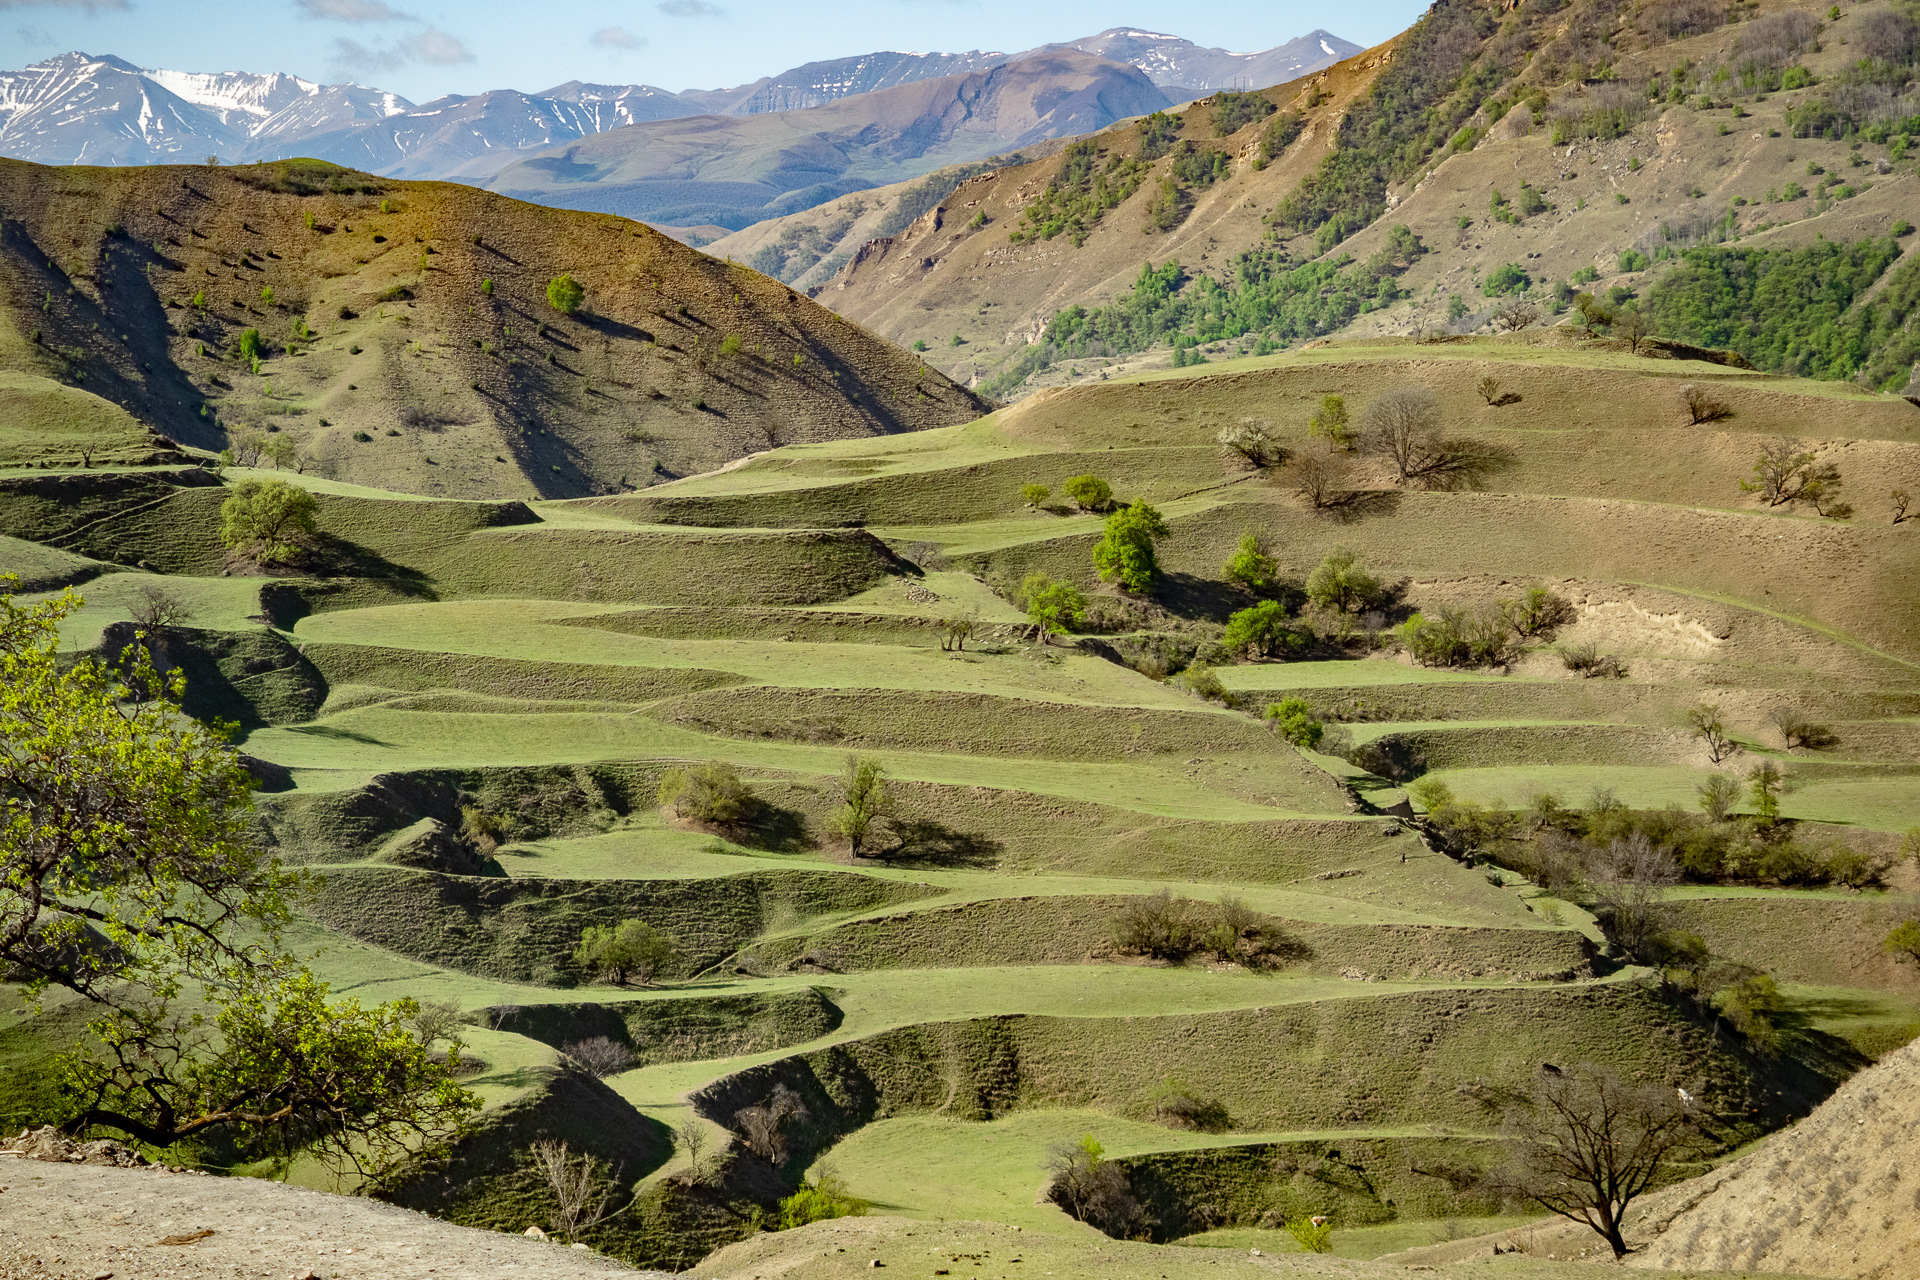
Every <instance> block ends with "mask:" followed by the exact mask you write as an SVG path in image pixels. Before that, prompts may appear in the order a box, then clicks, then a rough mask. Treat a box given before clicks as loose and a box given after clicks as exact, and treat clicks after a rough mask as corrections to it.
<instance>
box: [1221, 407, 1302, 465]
mask: <svg viewBox="0 0 1920 1280" xmlns="http://www.w3.org/2000/svg"><path fill="white" fill-rule="evenodd" d="M1219 439H1220V444H1221V446H1222V447H1224V448H1225V449H1226V450H1227V452H1228V453H1229V454H1230V455H1232V456H1233V457H1235V458H1238V459H1239V460H1241V461H1243V462H1245V463H1246V464H1247V465H1248V466H1250V467H1252V468H1254V469H1255V470H1256V471H1265V470H1267V469H1268V468H1270V467H1277V466H1279V465H1280V464H1281V463H1283V462H1285V461H1286V460H1287V450H1286V448H1285V447H1284V446H1283V445H1282V444H1281V443H1280V437H1279V435H1278V434H1276V433H1275V432H1274V429H1273V424H1272V423H1270V422H1268V421H1266V420H1265V419H1264V418H1242V419H1240V421H1239V422H1237V423H1235V424H1234V425H1232V426H1229V427H1222V428H1221V429H1220V437H1219Z"/></svg>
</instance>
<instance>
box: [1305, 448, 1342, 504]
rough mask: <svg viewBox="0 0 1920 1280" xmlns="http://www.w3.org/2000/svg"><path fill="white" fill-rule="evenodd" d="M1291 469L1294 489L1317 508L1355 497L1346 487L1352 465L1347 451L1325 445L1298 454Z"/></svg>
mask: <svg viewBox="0 0 1920 1280" xmlns="http://www.w3.org/2000/svg"><path fill="white" fill-rule="evenodd" d="M1292 470H1293V488H1294V492H1295V493H1298V494H1299V495H1300V496H1301V497H1303V498H1305V499H1306V500H1307V502H1308V504H1309V505H1310V506H1312V507H1313V509H1314V510H1316V511H1327V510H1331V509H1333V508H1335V507H1341V506H1345V505H1346V504H1347V503H1348V502H1349V501H1350V500H1351V499H1352V497H1353V493H1352V491H1351V490H1350V489H1348V487H1347V481H1348V479H1349V478H1350V477H1351V475H1352V467H1351V466H1350V465H1349V463H1348V461H1347V458H1346V455H1345V454H1342V453H1338V452H1336V451H1335V450H1333V449H1330V448H1328V447H1327V446H1325V445H1319V446H1315V447H1313V448H1310V449H1303V450H1301V451H1300V452H1299V453H1297V454H1295V455H1294V458H1293V468H1292Z"/></svg>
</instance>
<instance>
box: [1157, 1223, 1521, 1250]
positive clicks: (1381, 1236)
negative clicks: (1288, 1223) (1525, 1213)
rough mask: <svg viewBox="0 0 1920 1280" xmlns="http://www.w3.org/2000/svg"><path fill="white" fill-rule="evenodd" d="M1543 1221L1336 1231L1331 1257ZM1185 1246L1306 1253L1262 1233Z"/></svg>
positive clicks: (1208, 1235)
mask: <svg viewBox="0 0 1920 1280" xmlns="http://www.w3.org/2000/svg"><path fill="white" fill-rule="evenodd" d="M1540 1220H1541V1219H1540V1218H1538V1217H1504V1218H1465V1217H1463V1218H1443V1219H1440V1220H1439V1221H1434V1220H1431V1219H1413V1220H1411V1221H1405V1222H1390V1223H1387V1224H1385V1225H1384V1226H1377V1227H1339V1226H1337V1225H1336V1227H1335V1230H1334V1233H1333V1236H1332V1239H1331V1244H1332V1246H1333V1247H1332V1249H1331V1250H1329V1252H1331V1253H1332V1255H1333V1256H1334V1257H1336V1258H1378V1257H1380V1256H1381V1255H1383V1254H1388V1253H1398V1252H1400V1251H1401V1250H1403V1249H1419V1248H1423V1247H1424V1246H1426V1245H1430V1244H1444V1243H1446V1242H1447V1241H1449V1240H1465V1239H1468V1238H1470V1237H1472V1236H1479V1235H1491V1234H1493V1233H1494V1232H1498V1231H1508V1230H1511V1229H1512V1228H1514V1227H1523V1226H1526V1225H1528V1224H1529V1223H1534V1222H1539V1221H1540ZM1179 1243H1180V1244H1182V1245H1184V1246H1186V1247H1188V1248H1203V1249H1247V1250H1254V1249H1258V1250H1259V1251H1260V1252H1261V1253H1302V1252H1304V1250H1303V1249H1301V1247H1300V1242H1299V1241H1298V1240H1295V1239H1294V1238H1293V1236H1292V1234H1291V1233H1289V1232H1287V1231H1282V1230H1262V1229H1260V1228H1257V1227H1223V1228H1220V1229H1218V1230H1214V1231H1202V1232H1200V1233H1199V1234H1198V1235H1191V1236H1183V1237H1181V1239H1180V1241H1179Z"/></svg>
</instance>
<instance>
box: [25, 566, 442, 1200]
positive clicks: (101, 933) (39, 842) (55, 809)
mask: <svg viewBox="0 0 1920 1280" xmlns="http://www.w3.org/2000/svg"><path fill="white" fill-rule="evenodd" d="M12 581H13V580H12V579H0V585H8V584H10V583H11V582H12ZM80 604H81V601H80V598H79V597H77V596H75V595H73V594H72V593H71V592H68V593H66V594H64V595H61V596H59V597H56V598H54V599H50V600H45V601H42V602H40V603H38V604H36V605H33V606H30V607H25V608H22V607H20V606H18V605H16V604H15V603H14V601H13V597H12V596H11V595H6V594H0V748H3V749H0V918H4V919H5V920H6V921H7V927H6V929H5V931H4V932H0V970H4V971H6V972H7V973H8V974H9V977H10V979H11V980H12V981H16V982H20V983H22V985H23V987H24V990H25V993H26V994H27V995H28V996H29V997H30V998H31V997H37V996H38V995H39V994H40V993H42V992H43V991H45V990H46V989H47V988H49V987H60V988H64V989H66V990H68V991H70V992H73V993H75V994H77V995H78V996H79V997H80V998H81V1000H82V1002H83V1004H84V1005H85V1007H87V1008H88V1009H89V1010H90V1011H91V1020H90V1021H89V1022H88V1025H87V1039H86V1042H85V1043H83V1044H81V1045H79V1046H76V1047H74V1048H73V1049H71V1050H70V1051H69V1052H67V1053H66V1054H65V1055H64V1057H63V1058H62V1060H61V1063H60V1073H61V1077H62V1089H63V1094H64V1097H65V1099H66V1101H67V1104H68V1106H69V1107H70V1108H71V1110H70V1113H69V1118H68V1127H69V1128H70V1129H72V1130H73V1131H75V1132H79V1131H84V1130H85V1129H88V1128H95V1127H99V1128H107V1129H111V1130H115V1131H117V1132H120V1133H123V1134H125V1135H127V1136H128V1137H129V1138H131V1139H134V1140H137V1141H140V1142H146V1143H150V1144H152V1145H154V1146H158V1147H170V1146H173V1145H174V1144H176V1143H178V1142H181V1141H183V1140H189V1139H194V1138H196V1137H200V1136H202V1135H205V1134H207V1133H208V1131H210V1130H216V1129H217V1130H219V1131H221V1132H223V1133H225V1134H226V1135H228V1136H229V1137H230V1138H232V1139H234V1140H235V1141H236V1142H237V1143H238V1144H239V1145H240V1146H241V1147H242V1148H243V1149H258V1148H259V1147H260V1146H261V1145H263V1144H267V1145H270V1146H271V1147H273V1148H276V1149H277V1150H278V1151H279V1152H281V1153H283V1154H288V1155H290V1154H292V1153H294V1152H298V1151H307V1152H311V1153H312V1154H314V1155H315V1156H317V1157H318V1158H320V1159H321V1160H322V1161H323V1162H325V1163H328V1164H330V1165H333V1166H335V1167H342V1166H353V1167H356V1168H358V1169H359V1170H361V1171H362V1172H364V1173H369V1174H372V1175H375V1176H378V1175H379V1174H381V1173H383V1172H384V1171H386V1170H387V1169H389V1168H390V1167H391V1166H392V1165H393V1164H394V1163H396V1162H397V1161H398V1160H400V1159H402V1158H404V1157H405V1156H406V1155H407V1154H408V1153H409V1149H410V1148H411V1147H415V1146H418V1145H419V1144H420V1143H421V1142H423V1141H430V1140H438V1139H440V1138H443V1137H446V1136H450V1135H452V1134H454V1133H457V1132H458V1131H459V1130H460V1128H461V1127H462V1126H463V1124H464V1122H465V1119H466V1117H467V1115H468V1114H470V1113H471V1112H472V1111H473V1110H475V1109H477V1107H478V1105H479V1103H478V1100H477V1099H476V1098H474V1097H473V1095H471V1094H469V1093H467V1092H466V1091H465V1090H463V1089H461V1088H459V1087H458V1086H457V1085H456V1084H455V1083H454V1082H453V1071H454V1070H455V1069H457V1067H458V1065H459V1054H458V1049H459V1045H458V1042H457V1041H455V1042H454V1043H453V1045H452V1048H451V1051H450V1053H449V1056H448V1058H447V1059H446V1060H444V1061H442V1062H434V1061H433V1060H431V1058H430V1057H429V1055H428V1053H427V1049H426V1046H425V1045H423V1044H422V1043H421V1042H420V1041H419V1040H418V1039H417V1038H416V1037H415V1036H414V1035H413V1033H412V1031H411V1029H410V1023H411V1020H412V1019H413V1018H414V1017H415V1016H416V1015H417V1014H418V1012H419V1007H418V1006H417V1005H416V1004H415V1003H414V1002H413V1001H411V1000H402V1001H397V1002H394V1003H392V1004H387V1005H382V1006H379V1007H378V1008H374V1009H366V1010H363V1009H361V1008H360V1006H359V1005H358V1003H357V1002H355V1001H352V1000H341V1001H330V1000H329V999H328V994H329V993H328V989H327V987H326V986H325V985H324V984H322V983H320V982H318V981H316V980H315V979H314V978H313V976H312V975H311V974H309V973H308V972H307V971H306V970H305V969H304V968H303V967H302V966H301V965H300V963H299V962H298V961H297V960H295V959H294V958H293V957H292V956H291V955H289V954H288V953H287V952H286V951H285V950H284V949H283V948H282V946H281V941H280V931H281V930H282V929H283V928H284V927H286V926H287V925H288V924H289V923H291V921H292V910H291V904H292V897H293V895H294V894H295V893H297V892H298V891H299V890H300V888H301V881H300V880H299V879H298V878H297V877H295V876H293V875H290V874H288V873H287V872H286V871H284V870H283V869H282V868H281V866H280V865H279V863H278V862H277V861H276V860H274V859H272V858H270V857H268V856H266V855H265V854H263V853H262V852H261V851H260V850H259V849H258V847H257V846H256V845H255V844H254V843H253V840H252V833H251V821H250V820H251V814H250V812H249V809H250V798H251V797H250V793H251V790H252V786H253V782H252V778H251V776H250V775H249V773H248V771H247V769H246V767H245V766H244V765H243V764H242V763H241V761H240V759H239V757H238V756H237V755H236V754H235V753H234V751H233V750H232V748H230V747H229V746H228V745H227V743H226V741H225V731H224V729H221V728H217V727H216V728H209V727H207V726H204V725H202V724H200V723H199V722H197V721H195V720H193V719H191V718H189V717H188V716H186V715H184V714H182V712H181V710H180V701H181V698H182V696H183V694H184V692H185V688H186V682H185V678H184V676H183V675H182V674H181V672H180V671H178V670H175V671H174V672H172V673H171V674H169V675H165V676H163V675H161V674H160V673H159V672H158V671H157V670H156V669H155V667H154V665H153V661H152V657H151V654H150V653H149V651H148V647H147V646H146V645H144V644H139V643H136V644H133V645H130V646H128V648H127V649H126V650H125V651H124V652H123V654H122V655H121V657H120V658H119V659H118V665H119V673H118V675H116V674H115V673H114V672H112V671H110V670H109V669H108V667H107V666H106V664H105V663H103V662H102V661H100V660H99V659H97V658H94V657H82V658H81V659H79V660H78V661H66V660H63V658H62V656H61V654H60V637H59V629H58V628H59V622H60V620H61V619H62V618H63V617H65V616H66V615H68V614H70V613H72V612H73V611H74V610H75V609H78V608H79V607H80ZM202 993H205V994H206V995H207V996H209V997H211V1004H212V1006H213V1008H212V1011H211V1016H205V1017H203V1016H202V1015H201V1014H199V1013H197V1012H195V1011H193V1010H192V1009H191V1008H187V1007H183V1005H184V1003H185V1002H186V1000H187V999H188V998H189V997H190V996H198V995H201V994H202Z"/></svg>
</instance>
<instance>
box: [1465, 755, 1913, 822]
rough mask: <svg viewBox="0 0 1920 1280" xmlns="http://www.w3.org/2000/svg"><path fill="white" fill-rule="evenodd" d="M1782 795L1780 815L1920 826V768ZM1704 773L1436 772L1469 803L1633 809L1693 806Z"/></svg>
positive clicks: (1847, 776) (1806, 779)
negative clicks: (1599, 792)
mask: <svg viewBox="0 0 1920 1280" xmlns="http://www.w3.org/2000/svg"><path fill="white" fill-rule="evenodd" d="M1791 771H1792V772H1794V773H1796V774H1798V775H1799V776H1798V777H1797V779H1796V782H1795V785H1794V786H1793V787H1792V788H1790V789H1789V790H1788V791H1787V793H1786V794H1785V795H1784V796H1782V797H1781V800H1780V812H1781V813H1782V814H1783V815H1785V816H1786V817H1789V818H1798V819H1800V820H1802V821H1806V822H1833V823H1840V824H1844V825H1848V826H1858V827H1864V828H1866V829H1868V830H1873V831H1905V830H1907V829H1908V828H1910V827H1913V826H1915V825H1920V768H1916V767H1915V766H1911V765H1886V766H1881V767H1879V768H1870V767H1864V766H1849V765H1837V766H1832V768H1831V772H1832V773H1833V774H1835V775H1837V776H1834V777H1832V779H1831V780H1828V778H1826V777H1824V776H1822V775H1823V774H1826V773H1828V772H1829V770H1826V769H1822V770H1819V771H1817V772H1816V771H1813V770H1806V771H1804V772H1802V767H1801V766H1792V768H1791ZM1706 772H1707V770H1705V769H1704V768H1703V769H1688V768H1684V767H1681V766H1677V765H1648V766H1632V765H1619V764H1612V765H1593V766H1586V765H1570V764H1568V765H1547V764H1542V765H1511V766H1502V767H1497V768H1484V769H1447V770H1441V771H1438V772H1436V773H1435V774H1434V776H1435V777H1438V778H1440V779H1442V780H1443V781H1445V782H1446V783H1447V785H1448V786H1450V787H1452V788H1453V790H1454V793H1455V794H1456V795H1458V796H1459V797H1460V798H1461V799H1464V800H1480V801H1483V802H1491V801H1496V800H1498V801H1504V802H1505V803H1507V804H1509V805H1513V806H1516V807H1518V806H1523V805H1525V804H1526V803H1527V802H1528V801H1529V800H1531V799H1532V798H1533V797H1534V796H1537V795H1540V794H1542V793H1544V792H1552V793H1554V794H1557V795H1558V796H1560V797H1561V799H1562V800H1564V801H1568V802H1572V803H1578V802H1581V801H1584V800H1585V798H1586V797H1587V796H1588V795H1590V794H1591V793H1592V792H1593V790H1594V789H1595V788H1608V789H1611V790H1612V791H1613V793H1614V794H1615V795H1616V796H1617V797H1618V798H1619V799H1620V800H1621V802H1622V803H1624V804H1627V805H1630V806H1632V807H1634V808H1636V809H1659V808H1664V807H1665V806H1667V805H1670V804H1671V805H1679V806H1680V807H1681V808H1684V809H1692V808H1694V807H1695V805H1696V802H1697V801H1698V799H1699V796H1698V793H1697V791H1696V790H1695V788H1696V787H1698V786H1699V784H1700V782H1701V781H1702V779H1704V777H1705V776H1706Z"/></svg>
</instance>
